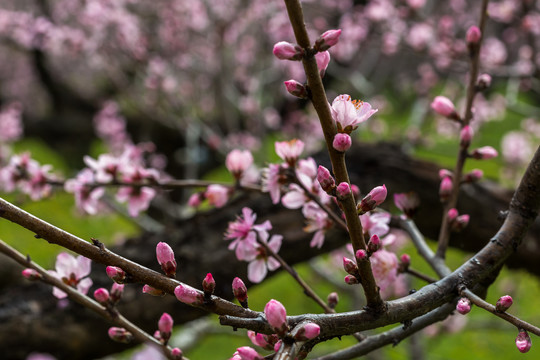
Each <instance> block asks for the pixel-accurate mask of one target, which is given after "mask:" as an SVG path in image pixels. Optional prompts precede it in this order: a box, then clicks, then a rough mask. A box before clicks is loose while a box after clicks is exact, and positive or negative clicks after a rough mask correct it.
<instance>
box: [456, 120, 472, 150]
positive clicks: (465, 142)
mask: <svg viewBox="0 0 540 360" xmlns="http://www.w3.org/2000/svg"><path fill="white" fill-rule="evenodd" d="M473 135H474V131H473V129H472V128H471V127H470V126H469V125H465V126H464V127H463V129H461V132H460V134H459V143H460V145H461V146H462V147H469V145H470V144H471V140H472V137H473Z"/></svg>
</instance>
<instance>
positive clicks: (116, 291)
mask: <svg viewBox="0 0 540 360" xmlns="http://www.w3.org/2000/svg"><path fill="white" fill-rule="evenodd" d="M123 293H124V284H117V283H113V284H112V287H111V294H110V295H111V302H113V303H116V302H118V301H119V300H120V299H121V298H122V294H123Z"/></svg>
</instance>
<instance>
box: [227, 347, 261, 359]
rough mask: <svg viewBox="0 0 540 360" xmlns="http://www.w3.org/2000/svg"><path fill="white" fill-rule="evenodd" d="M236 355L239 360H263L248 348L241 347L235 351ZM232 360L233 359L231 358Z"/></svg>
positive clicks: (253, 350)
mask: <svg viewBox="0 0 540 360" xmlns="http://www.w3.org/2000/svg"><path fill="white" fill-rule="evenodd" d="M236 353H237V354H238V355H239V356H240V359H241V360H263V359H264V358H263V357H262V356H261V355H259V353H257V351H256V350H255V349H253V348H251V347H249V346H242V347H239V348H238V349H236ZM233 359H234V357H233Z"/></svg>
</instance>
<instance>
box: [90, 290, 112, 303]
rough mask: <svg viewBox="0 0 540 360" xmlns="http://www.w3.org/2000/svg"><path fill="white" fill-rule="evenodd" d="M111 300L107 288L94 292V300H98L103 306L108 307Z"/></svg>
mask: <svg viewBox="0 0 540 360" xmlns="http://www.w3.org/2000/svg"><path fill="white" fill-rule="evenodd" d="M109 298H110V296H109V292H108V291H107V289H105V288H99V289H97V290H96V291H94V299H96V301H97V302H98V303H100V304H101V305H107V303H108V302H109Z"/></svg>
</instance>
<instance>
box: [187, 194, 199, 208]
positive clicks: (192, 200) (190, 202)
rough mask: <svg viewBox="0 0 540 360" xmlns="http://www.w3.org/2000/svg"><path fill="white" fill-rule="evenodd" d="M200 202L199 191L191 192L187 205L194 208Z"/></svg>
mask: <svg viewBox="0 0 540 360" xmlns="http://www.w3.org/2000/svg"><path fill="white" fill-rule="evenodd" d="M201 203H202V199H201V193H195V194H191V196H190V197H189V200H188V205H189V206H191V207H194V208H198V207H199V206H200V205H201Z"/></svg>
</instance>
